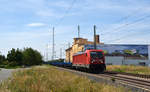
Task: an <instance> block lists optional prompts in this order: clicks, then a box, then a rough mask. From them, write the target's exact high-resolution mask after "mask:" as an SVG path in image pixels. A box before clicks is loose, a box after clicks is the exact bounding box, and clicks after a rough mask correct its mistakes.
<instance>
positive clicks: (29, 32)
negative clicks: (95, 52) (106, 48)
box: [0, 0, 150, 57]
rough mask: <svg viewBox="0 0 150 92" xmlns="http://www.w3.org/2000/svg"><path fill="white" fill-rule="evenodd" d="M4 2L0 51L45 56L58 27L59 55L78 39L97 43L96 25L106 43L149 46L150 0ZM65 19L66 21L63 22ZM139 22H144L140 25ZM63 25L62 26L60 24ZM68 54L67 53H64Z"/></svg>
mask: <svg viewBox="0 0 150 92" xmlns="http://www.w3.org/2000/svg"><path fill="white" fill-rule="evenodd" d="M72 2H73V0H0V20H1V22H0V43H1V44H0V51H1V52H2V53H3V54H5V55H6V54H7V52H8V50H10V49H11V48H20V49H22V48H24V47H32V48H34V49H37V50H39V51H40V52H41V53H42V54H43V55H44V53H45V51H46V45H47V44H49V57H51V46H52V27H53V26H55V35H56V36H55V45H56V49H55V51H56V56H57V57H59V53H60V52H59V49H60V48H63V49H65V48H67V44H68V42H70V43H72V41H73V38H74V37H77V25H78V24H79V25H80V27H81V37H84V38H88V40H93V25H94V24H95V25H97V34H99V35H100V37H101V38H100V40H101V41H102V42H104V43H113V44H114V43H117V44H122V43H124V44H149V43H150V40H149V37H150V35H149V33H150V26H149V25H150V16H148V15H150V1H149V0H75V3H74V5H73V7H72V9H70V11H69V12H68V13H66V11H67V10H68V8H69V7H70V6H71V5H72ZM62 18H63V20H62V21H60V20H61V19H62ZM137 20H141V21H139V22H136V21H137ZM58 23H59V25H57V24H58ZM63 53H64V51H63Z"/></svg>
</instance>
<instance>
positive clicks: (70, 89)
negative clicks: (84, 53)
mask: <svg viewBox="0 0 150 92" xmlns="http://www.w3.org/2000/svg"><path fill="white" fill-rule="evenodd" d="M0 92H127V90H126V89H125V88H123V87H114V86H110V85H106V84H102V83H101V84H100V83H96V82H95V81H91V80H89V79H87V78H86V77H81V76H77V75H75V74H72V73H69V72H65V71H60V70H58V69H56V68H55V67H52V66H41V67H33V68H32V69H28V70H23V71H18V72H14V73H13V76H12V77H11V78H10V79H8V80H7V81H5V82H3V83H2V84H1V85H0Z"/></svg>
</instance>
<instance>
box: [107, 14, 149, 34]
mask: <svg viewBox="0 0 150 92" xmlns="http://www.w3.org/2000/svg"><path fill="white" fill-rule="evenodd" d="M149 17H150V15H146V16H143V17H141V18H139V19H137V20H135V21H133V22H131V23H126V24H124V25H122V26H120V27H118V28H116V29H114V30H115V31H113V33H114V32H115V33H116V32H119V31H121V29H124V28H126V26H130V25H134V24H136V23H138V22H141V21H143V20H145V19H146V18H149ZM109 33H112V32H107V34H109Z"/></svg>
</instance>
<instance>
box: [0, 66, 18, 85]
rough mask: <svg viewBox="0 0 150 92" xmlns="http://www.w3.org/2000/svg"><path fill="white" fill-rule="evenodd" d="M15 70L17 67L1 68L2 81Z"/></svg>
mask: <svg viewBox="0 0 150 92" xmlns="http://www.w3.org/2000/svg"><path fill="white" fill-rule="evenodd" d="M13 71H15V69H2V68H1V70H0V83H1V82H2V81H3V80H6V79H8V77H10V76H11V74H12V72H13Z"/></svg>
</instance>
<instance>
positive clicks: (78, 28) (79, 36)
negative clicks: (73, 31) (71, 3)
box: [78, 25, 80, 38]
mask: <svg viewBox="0 0 150 92" xmlns="http://www.w3.org/2000/svg"><path fill="white" fill-rule="evenodd" d="M78 38H80V26H79V25H78Z"/></svg>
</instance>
